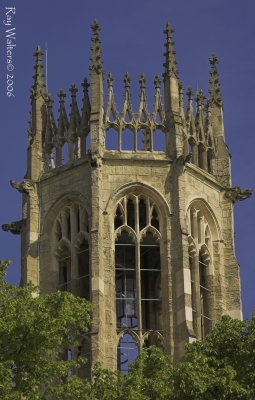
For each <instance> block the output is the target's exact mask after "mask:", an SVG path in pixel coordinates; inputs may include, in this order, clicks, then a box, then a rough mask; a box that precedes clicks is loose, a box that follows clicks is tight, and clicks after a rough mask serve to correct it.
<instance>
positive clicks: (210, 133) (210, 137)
mask: <svg viewBox="0 0 255 400" xmlns="http://www.w3.org/2000/svg"><path fill="white" fill-rule="evenodd" d="M205 133H206V144H207V147H210V148H213V147H214V143H213V130H212V113H211V109H210V105H209V101H207V103H206V122H205Z"/></svg>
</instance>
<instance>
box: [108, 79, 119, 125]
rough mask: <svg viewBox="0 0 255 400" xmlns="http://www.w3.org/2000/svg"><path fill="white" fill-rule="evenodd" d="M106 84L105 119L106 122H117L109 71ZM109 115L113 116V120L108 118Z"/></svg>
mask: <svg viewBox="0 0 255 400" xmlns="http://www.w3.org/2000/svg"><path fill="white" fill-rule="evenodd" d="M107 84H108V106H107V110H106V121H107V122H117V121H118V111H117V107H116V103H115V100H114V93H113V76H112V74H111V72H110V73H109V74H108V77H107ZM111 117H112V118H113V120H110V119H111Z"/></svg>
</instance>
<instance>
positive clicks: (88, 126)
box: [3, 22, 250, 373]
mask: <svg viewBox="0 0 255 400" xmlns="http://www.w3.org/2000/svg"><path fill="white" fill-rule="evenodd" d="M99 31H100V27H99V25H98V23H97V22H94V23H93V24H92V47H91V51H92V53H91V59H90V60H91V62H90V79H87V78H85V79H84V81H83V83H82V90H83V101H82V106H81V107H80V106H79V105H78V101H77V98H76V96H77V91H78V89H77V87H76V86H75V85H74V84H73V85H72V86H71V88H70V97H71V105H70V111H69V112H70V113H68V112H67V111H66V104H65V103H66V94H65V92H64V90H60V92H59V94H58V98H59V99H58V101H59V113H58V116H57V118H56V117H55V116H54V112H53V108H52V105H53V98H52V97H51V96H50V95H49V94H48V93H47V92H46V88H45V84H44V75H43V65H42V56H43V54H42V51H41V49H40V48H39V47H38V48H37V50H36V53H35V58H36V62H35V75H34V84H33V87H32V91H31V120H30V124H29V131H28V150H27V172H26V175H25V178H24V181H23V182H21V183H18V182H15V181H11V184H12V186H13V187H14V188H16V189H17V190H19V191H20V192H21V193H22V220H21V221H16V222H13V223H11V224H6V225H4V226H3V228H4V229H5V230H10V231H12V232H13V233H20V234H21V248H22V250H21V259H22V271H21V283H22V284H25V283H27V282H32V283H34V284H35V285H38V286H39V290H40V293H42V294H43V293H49V292H54V291H56V290H70V291H72V292H73V293H74V294H76V295H78V296H83V297H85V298H86V299H88V300H90V301H91V302H92V304H93V307H94V308H93V310H94V311H93V326H92V328H91V332H90V333H88V334H87V335H86V337H85V338H84V341H83V343H82V346H83V348H84V349H85V350H84V351H85V353H86V355H87V357H88V359H89V368H90V365H94V363H95V362H96V361H100V362H101V363H102V365H103V366H104V367H107V368H110V369H115V368H119V369H120V370H121V371H122V372H123V373H125V372H126V371H127V370H128V364H129V362H131V361H132V360H134V358H135V357H136V355H137V354H138V352H139V350H140V349H141V348H143V347H144V346H150V345H151V344H154V345H156V346H159V347H161V348H162V349H163V350H164V351H165V352H166V353H168V354H171V355H172V357H173V360H174V362H175V361H177V360H180V359H181V358H182V356H183V355H184V348H185V343H189V342H192V341H194V340H196V339H198V340H200V339H203V338H204V337H205V335H206V334H207V333H208V332H209V331H210V330H211V329H212V327H213V326H214V325H215V324H216V323H217V322H219V321H220V319H221V316H222V315H224V314H229V315H230V316H231V317H233V318H239V319H241V318H242V312H241V296H240V277H239V265H238V262H237V260H236V257H235V248H234V225H233V203H235V202H236V201H237V200H242V199H244V198H246V197H248V196H249V195H250V192H249V191H242V190H241V189H240V188H239V187H234V188H233V187H232V184H231V165H230V154H229V151H228V147H227V145H226V143H225V138H224V124H223V106H222V95H221V91H220V84H219V77H218V70H217V64H218V60H217V57H216V56H215V55H212V56H211V58H210V60H209V61H210V89H209V96H208V98H207V99H206V97H205V96H204V94H203V93H202V91H198V92H197V93H195V94H194V95H195V102H196V105H195V107H194V103H193V102H194V95H193V92H192V89H188V90H187V110H186V111H185V109H184V90H183V87H182V85H181V82H180V79H179V73H178V70H177V67H176V60H175V51H174V47H173V38H172V34H173V30H172V28H171V27H170V25H169V24H167V25H166V28H165V30H164V34H165V37H166V39H165V54H164V57H165V62H164V71H163V79H162V82H161V77H160V75H156V76H155V80H154V86H155V95H154V99H155V100H154V108H153V110H152V112H149V111H148V107H147V103H146V78H145V75H144V74H142V75H141V76H140V79H139V85H140V102H139V107H138V110H135V112H134V110H133V108H132V104H131V78H130V76H129V74H128V73H126V74H125V76H124V101H123V104H122V106H121V108H119V107H117V105H116V103H115V99H114V84H113V83H114V80H113V77H112V75H111V74H109V75H108V77H107V79H105V76H104V71H103V61H102V54H101V45H100V39H99ZM106 84H107V87H108V94H107V96H105V93H104V91H105V89H106ZM194 108H195V109H196V111H195V113H194ZM68 115H69V116H68ZM114 143H115V144H114Z"/></svg>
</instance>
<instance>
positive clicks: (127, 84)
mask: <svg viewBox="0 0 255 400" xmlns="http://www.w3.org/2000/svg"><path fill="white" fill-rule="evenodd" d="M130 82H131V77H130V75H129V73H128V72H126V73H125V75H124V87H125V89H130Z"/></svg>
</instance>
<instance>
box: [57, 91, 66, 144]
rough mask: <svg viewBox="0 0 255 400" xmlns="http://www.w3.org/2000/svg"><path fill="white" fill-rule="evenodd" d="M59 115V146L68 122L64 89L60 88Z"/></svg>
mask: <svg viewBox="0 0 255 400" xmlns="http://www.w3.org/2000/svg"><path fill="white" fill-rule="evenodd" d="M58 97H59V110H58V111H59V117H58V129H57V144H58V145H59V146H61V145H62V144H63V140H64V139H63V138H64V135H65V134H66V133H67V131H68V127H69V123H68V118H67V114H66V109H65V97H66V94H65V91H64V89H60V91H59V94H58Z"/></svg>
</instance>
